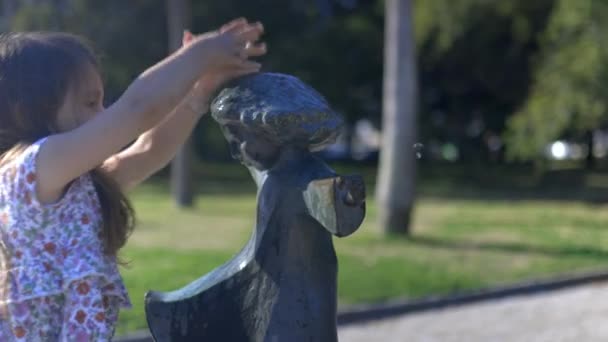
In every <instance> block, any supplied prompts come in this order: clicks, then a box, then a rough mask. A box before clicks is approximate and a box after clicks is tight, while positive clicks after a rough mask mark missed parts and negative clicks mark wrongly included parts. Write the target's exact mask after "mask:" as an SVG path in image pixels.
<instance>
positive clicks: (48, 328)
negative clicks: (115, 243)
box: [0, 139, 131, 342]
mask: <svg viewBox="0 0 608 342" xmlns="http://www.w3.org/2000/svg"><path fill="white" fill-rule="evenodd" d="M44 141H45V139H41V140H40V141H38V142H36V143H34V144H33V145H31V146H29V147H28V148H27V149H26V150H25V151H24V152H23V153H22V154H21V155H20V156H19V157H17V158H15V159H14V160H12V161H10V162H9V163H7V164H4V165H3V166H2V167H0V252H1V253H0V257H1V258H0V261H1V264H0V266H1V268H0V289H1V290H2V291H1V292H0V341H7V342H8V341H77V342H80V341H109V340H110V339H111V338H112V336H113V334H114V326H115V324H116V321H117V318H118V310H119V308H121V307H124V308H129V307H131V302H130V299H129V297H128V294H127V291H126V289H125V287H124V284H123V281H122V278H121V276H120V274H119V272H118V267H117V264H116V260H115V258H113V257H109V256H107V255H105V254H104V253H103V247H102V243H101V240H100V230H101V227H102V225H101V223H102V221H101V220H102V218H101V209H100V204H99V199H98V198H97V193H96V191H95V187H94V186H93V183H92V180H91V178H90V176H89V175H88V174H85V175H83V176H81V177H79V178H78V179H76V180H74V181H73V182H72V184H71V185H70V186H69V188H68V190H67V192H66V193H65V195H64V196H63V197H62V198H61V199H60V200H59V201H57V202H56V203H53V204H48V205H47V204H42V203H40V202H38V200H37V199H36V179H37V175H36V155H37V152H38V150H39V149H40V146H41V145H42V144H43V143H44Z"/></svg>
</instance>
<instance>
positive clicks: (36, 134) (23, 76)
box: [0, 32, 134, 256]
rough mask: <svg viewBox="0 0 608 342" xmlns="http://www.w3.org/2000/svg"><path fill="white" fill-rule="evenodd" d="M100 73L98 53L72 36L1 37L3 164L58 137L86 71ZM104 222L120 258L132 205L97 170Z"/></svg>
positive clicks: (109, 245) (106, 238)
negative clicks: (67, 102) (64, 108)
mask: <svg viewBox="0 0 608 342" xmlns="http://www.w3.org/2000/svg"><path fill="white" fill-rule="evenodd" d="M91 66H92V67H95V68H97V69H98V62H97V59H96V58H95V54H94V53H93V51H92V49H91V48H90V47H89V46H88V44H87V43H86V42H84V41H83V40H82V39H81V38H79V37H77V36H74V35H71V34H66V33H49V32H28V33H9V34H4V35H2V36H0V165H1V164H2V163H3V162H8V161H9V160H10V159H12V156H14V155H17V154H19V153H20V152H22V151H23V150H24V149H26V148H27V147H28V146H30V145H31V144H33V143H34V142H36V141H38V140H39V139H41V138H43V137H46V136H49V135H52V134H54V133H58V130H57V128H56V121H57V112H58V111H59V108H60V107H61V105H62V104H63V101H64V99H65V98H66V95H67V93H68V90H69V89H70V87H73V86H75V85H77V82H79V81H80V80H81V78H82V75H83V73H84V71H85V70H86V68H90V67H91ZM91 177H92V179H93V183H94V185H95V188H96V190H97V195H98V197H99V202H100V204H101V211H102V217H103V229H102V232H101V236H102V241H103V246H104V251H105V253H106V254H108V255H113V256H116V255H117V253H118V250H119V249H120V248H121V247H123V246H124V244H125V243H126V241H127V238H128V236H129V235H130V233H131V232H132V230H133V226H134V212H133V209H132V207H131V204H130V203H129V201H128V200H127V198H126V197H125V196H124V194H123V193H122V192H121V191H120V188H119V187H118V185H117V184H116V183H115V182H114V181H113V180H112V179H111V178H110V177H109V176H107V175H106V174H104V172H103V171H102V170H101V169H100V168H97V169H94V170H92V171H91Z"/></svg>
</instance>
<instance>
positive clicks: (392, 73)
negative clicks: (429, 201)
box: [376, 0, 417, 234]
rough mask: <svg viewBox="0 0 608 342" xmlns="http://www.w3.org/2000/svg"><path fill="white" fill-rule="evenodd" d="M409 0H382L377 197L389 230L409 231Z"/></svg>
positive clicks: (412, 86)
mask: <svg viewBox="0 0 608 342" xmlns="http://www.w3.org/2000/svg"><path fill="white" fill-rule="evenodd" d="M412 20H413V17H412V5H411V1H410V0H386V13H385V33H384V37H385V40H384V54H385V55H384V61H385V64H384V94H383V96H384V98H383V114H382V144H381V145H382V146H381V153H380V164H379V168H378V185H377V188H376V199H377V203H378V213H379V220H380V222H379V224H380V227H381V228H382V229H384V231H385V232H386V233H388V234H392V233H397V234H408V233H409V231H410V218H411V213H412V210H413V206H414V193H415V187H414V181H415V176H416V168H415V151H414V150H413V145H414V143H415V142H416V96H417V84H416V80H417V76H416V54H415V44H414V34H413V22H412Z"/></svg>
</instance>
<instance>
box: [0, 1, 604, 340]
mask: <svg viewBox="0 0 608 342" xmlns="http://www.w3.org/2000/svg"><path fill="white" fill-rule="evenodd" d="M0 3H1V7H0V28H1V30H2V31H3V32H7V31H25V30H28V31H29V30H54V31H68V32H72V33H76V34H80V35H82V36H84V37H86V38H87V39H89V40H90V41H91V43H92V44H93V46H94V47H95V49H96V51H97V52H98V54H99V56H100V59H101V62H102V66H103V70H102V71H103V77H104V80H105V85H106V94H107V97H106V101H107V102H108V104H109V103H111V102H113V101H114V100H116V99H117V98H118V97H119V96H120V94H121V93H122V92H123V91H124V90H125V88H126V87H127V86H128V84H129V83H130V82H131V81H132V80H133V79H134V78H135V77H136V76H137V75H138V74H139V73H141V72H142V71H143V70H145V68H147V67H148V66H151V65H152V64H153V63H155V62H157V61H159V60H160V59H162V58H163V57H164V56H166V55H167V54H168V53H169V52H170V51H171V50H173V49H175V48H176V44H177V43H176V42H179V41H180V39H181V32H182V29H183V28H190V29H191V30H192V31H193V32H204V31H209V30H212V29H215V28H217V27H219V26H221V25H222V24H223V23H225V22H227V21H228V20H230V19H233V18H236V17H240V16H244V17H247V18H248V19H250V20H259V21H262V22H263V23H264V26H265V28H266V34H265V36H264V40H265V41H266V42H267V44H268V47H269V53H268V55H267V56H265V57H263V58H261V59H260V61H261V62H262V63H263V65H264V67H263V69H264V71H271V72H281V73H287V74H292V75H295V76H297V77H299V78H301V79H302V80H303V81H305V82H307V83H309V84H310V85H312V86H313V87H314V88H316V89H317V90H318V91H319V92H320V93H321V94H323V95H324V96H325V97H326V98H327V99H328V101H329V102H330V104H331V105H332V106H333V107H334V109H335V110H337V111H338V112H340V113H341V114H342V115H343V116H344V117H345V119H346V122H347V125H345V127H344V130H343V133H342V135H341V136H340V138H339V139H338V141H337V142H336V144H334V145H332V146H330V147H329V148H328V149H326V150H324V151H321V152H319V156H320V157H321V158H324V159H325V160H327V161H328V163H329V164H330V165H331V166H332V167H334V168H335V169H336V170H337V171H339V172H341V173H358V174H362V175H363V176H364V177H365V180H366V184H367V187H368V199H369V200H368V215H367V218H366V220H365V222H364V224H363V226H362V228H361V229H360V230H359V231H358V232H356V233H355V234H354V235H353V236H351V237H348V238H345V239H340V240H336V241H335V244H336V249H337V252H338V257H339V262H340V273H339V297H340V300H339V302H340V307H341V308H344V307H347V306H349V305H353V304H360V303H377V302H382V301H387V300H391V299H395V298H401V299H402V298H421V297H425V296H431V295H442V294H453V293H460V292H462V291H470V290H474V289H480V288H487V287H493V286H498V285H503V284H511V283H517V282H520V281H524V280H530V279H540V278H544V277H548V276H553V275H567V274H572V273H578V272H587V271H595V270H601V269H605V268H607V267H608V229H607V227H606V223H608V211H607V210H605V209H606V205H607V203H608V173H607V171H608V162H607V161H608V159H607V158H608V97H607V96H606V94H605V89H606V88H607V86H608V67H607V65H608V64H607V63H606V62H605V61H606V60H607V59H606V57H608V48H607V46H608V45H607V44H606V43H605V39H606V38H605V37H608V35H607V34H608V22H607V21H606V20H605V18H606V17H607V15H608V2H606V1H603V0H576V1H572V0H535V1H528V0H511V1H489V0H458V1H452V0H411V1H406V0H403V1H397V0H386V1H382V0H250V1H239V0H221V1H220V0H190V1H186V0H174V1H171V0H130V1H121V0H106V1H93V0H1V1H0ZM173 170H174V172H173V176H172V175H171V168H170V167H168V168H167V169H165V170H163V171H162V172H161V173H159V174H158V175H156V176H154V177H153V178H152V179H150V180H149V181H148V182H146V183H145V184H144V185H143V186H141V188H140V189H138V190H136V191H134V192H133V193H132V194H131V199H132V200H133V203H134V206H135V208H136V210H137V214H138V221H139V225H138V229H137V231H136V232H135V233H134V234H133V236H132V237H131V240H130V243H129V244H128V247H126V248H125V250H124V251H123V254H124V257H125V259H127V260H130V266H129V267H127V268H125V269H123V275H124V277H125V281H126V283H127V286H128V287H129V290H130V292H131V296H132V298H133V302H134V304H135V308H134V309H133V310H131V311H129V312H124V313H122V314H121V320H120V326H119V333H120V334H125V333H127V332H131V331H134V330H138V329H143V328H145V318H144V314H143V300H142V298H143V295H144V293H145V291H147V290H149V289H155V290H162V291H167V290H171V289H176V288H178V287H181V286H183V285H185V284H187V283H188V282H190V281H192V280H193V279H195V278H198V277H199V276H201V275H203V274H204V273H206V272H208V271H209V270H211V269H213V268H215V267H217V266H219V265H220V264H221V263H223V262H224V261H226V260H228V259H229V258H230V257H231V256H232V255H234V254H235V253H236V252H238V250H239V249H240V248H241V246H243V244H244V242H245V241H246V240H247V239H248V238H249V234H250V233H251V228H252V226H253V224H254V222H255V221H254V220H255V207H256V200H255V190H256V189H255V185H254V183H253V181H252V180H251V178H250V176H249V174H248V172H247V171H246V169H245V168H244V167H242V166H241V165H239V164H238V163H237V162H236V161H233V160H231V158H230V154H229V152H228V145H227V144H226V142H225V140H224V138H223V136H222V135H221V132H220V131H219V129H218V126H217V124H216V123H215V122H214V121H213V120H212V119H211V118H210V117H209V116H205V117H204V118H203V119H202V120H201V122H200V123H199V125H198V126H197V128H196V130H195V132H194V134H193V136H192V138H191V142H190V145H189V147H187V148H185V149H184V152H183V153H182V154H181V157H180V158H178V160H177V161H176V162H174V164H173ZM175 170H180V171H179V172H175ZM172 188H173V191H171V189H172Z"/></svg>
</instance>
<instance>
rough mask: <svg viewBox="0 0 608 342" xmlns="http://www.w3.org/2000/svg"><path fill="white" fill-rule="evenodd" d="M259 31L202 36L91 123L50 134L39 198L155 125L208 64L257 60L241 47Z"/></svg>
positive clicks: (41, 161) (41, 159)
mask: <svg viewBox="0 0 608 342" xmlns="http://www.w3.org/2000/svg"><path fill="white" fill-rule="evenodd" d="M260 34H261V32H260V31H259V30H258V29H257V28H255V27H245V28H244V27H242V26H235V27H234V28H233V29H231V30H229V31H226V32H222V33H219V32H218V33H217V34H215V35H207V36H203V37H201V38H198V39H197V40H196V41H194V42H193V43H192V44H190V45H188V46H187V47H183V48H182V49H180V50H178V51H177V52H176V53H174V54H172V55H171V56H169V57H167V58H166V59H164V60H163V61H161V62H159V63H158V64H156V65H154V66H152V67H151V68H149V69H148V70H146V71H145V72H144V73H142V74H141V75H140V76H139V77H138V78H137V79H136V80H135V81H134V82H133V83H132V84H131V85H130V86H129V87H128V89H127V90H126V91H125V93H124V94H123V95H122V96H121V97H120V98H119V99H118V101H116V102H115V103H114V104H113V105H111V106H110V107H109V108H107V109H105V110H103V111H102V112H101V113H99V114H98V115H96V116H95V117H94V118H92V119H91V120H89V121H88V122H86V123H84V124H82V125H81V126H79V127H78V128H75V129H73V130H71V131H68V132H64V133H61V134H56V135H52V136H50V137H49V138H48V139H47V140H46V142H45V143H44V144H43V145H42V146H41V148H40V151H39V153H38V156H37V160H36V169H37V181H38V183H37V189H36V192H37V197H38V200H39V201H40V202H42V203H50V202H54V201H56V200H57V199H59V198H60V197H61V195H62V193H63V191H64V189H65V187H66V186H67V185H68V184H69V183H70V182H71V181H72V180H74V179H75V178H77V177H79V176H80V175H82V174H84V173H86V172H88V171H90V170H92V169H94V168H96V167H97V166H99V165H100V164H101V163H102V162H103V161H104V160H106V159H107V158H108V157H110V156H111V155H113V154H115V153H117V152H118V151H120V149H122V148H123V147H124V146H126V145H127V144H129V143H130V142H131V141H133V140H135V139H136V138H137V137H138V136H139V134H141V133H142V132H144V131H146V130H148V129H150V128H152V127H154V126H155V125H156V124H157V123H159V122H160V121H161V120H162V119H163V118H164V117H165V116H166V115H167V114H168V113H170V112H171V110H172V109H173V108H174V107H175V106H176V105H177V104H178V103H179V102H180V101H181V99H182V98H183V97H184V96H185V95H186V94H187V93H188V91H189V90H190V89H191V87H192V86H193V84H194V83H195V82H196V81H197V80H198V78H199V77H200V75H201V74H202V73H203V72H204V71H205V70H206V69H207V68H216V67H218V66H222V65H226V66H230V65H235V64H238V65H243V64H245V65H246V64H248V63H253V62H250V61H248V60H246V59H244V58H242V57H241V56H242V50H243V49H244V48H245V45H246V43H247V42H248V41H256V40H257V39H258V38H259V35H260Z"/></svg>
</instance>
